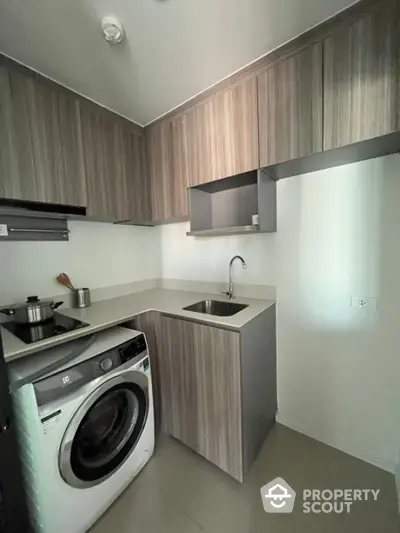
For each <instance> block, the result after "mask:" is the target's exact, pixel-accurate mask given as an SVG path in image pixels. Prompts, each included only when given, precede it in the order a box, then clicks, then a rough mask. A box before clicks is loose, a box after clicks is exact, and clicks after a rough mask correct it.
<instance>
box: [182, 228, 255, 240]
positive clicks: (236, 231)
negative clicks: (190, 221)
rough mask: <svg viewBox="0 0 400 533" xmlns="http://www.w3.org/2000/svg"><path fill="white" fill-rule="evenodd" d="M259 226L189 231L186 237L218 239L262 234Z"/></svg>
mask: <svg viewBox="0 0 400 533" xmlns="http://www.w3.org/2000/svg"><path fill="white" fill-rule="evenodd" d="M260 231H261V230H260V227H259V226H234V227H230V228H215V229H203V230H198V231H188V232H187V233H186V235H192V236H193V237H218V236H222V235H245V234H247V233H260Z"/></svg>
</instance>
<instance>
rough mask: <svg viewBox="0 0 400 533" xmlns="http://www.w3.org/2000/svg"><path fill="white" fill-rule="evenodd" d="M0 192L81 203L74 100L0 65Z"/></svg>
mask: <svg viewBox="0 0 400 533" xmlns="http://www.w3.org/2000/svg"><path fill="white" fill-rule="evenodd" d="M0 85H1V90H0V120H1V125H2V127H1V133H0V135H1V142H0V161H1V162H0V170H1V176H0V194H1V196H2V197H5V198H13V199H22V200H31V201H38V202H52V203H59V204H67V205H86V182H85V166H84V160H83V152H82V143H81V130H80V113H79V105H78V100H77V99H76V98H74V97H73V96H70V95H68V94H67V93H66V92H64V91H63V90H61V91H58V90H57V89H56V88H54V87H53V86H52V85H51V86H50V85H45V84H42V83H41V82H38V81H37V80H36V79H35V78H34V77H33V76H29V75H27V74H25V73H23V72H20V71H17V70H15V71H14V70H12V69H8V68H7V67H5V66H0Z"/></svg>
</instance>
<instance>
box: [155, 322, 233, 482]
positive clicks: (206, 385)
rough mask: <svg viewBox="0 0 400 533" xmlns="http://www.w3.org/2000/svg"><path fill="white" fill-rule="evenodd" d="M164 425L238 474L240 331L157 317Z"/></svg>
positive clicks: (226, 469) (181, 438)
mask: <svg viewBox="0 0 400 533" xmlns="http://www.w3.org/2000/svg"><path fill="white" fill-rule="evenodd" d="M160 326H161V332H162V334H161V338H162V357H160V374H161V376H162V385H161V398H162V411H163V413H168V416H166V417H165V421H164V424H163V429H164V430H165V431H166V432H168V433H170V434H171V435H173V436H174V437H176V438H177V439H179V440H180V441H182V442H183V443H185V444H187V445H188V446H190V447H191V448H192V449H194V450H195V451H197V452H198V453H200V454H201V455H203V456H204V457H205V458H207V459H208V460H210V461H211V462H213V463H215V464H216V465H218V466H219V467H220V468H222V469H223V470H225V471H226V472H228V473H229V474H230V475H232V476H233V477H235V478H236V479H242V434H241V386H240V335H239V333H236V332H231V331H226V330H222V329H218V328H213V327H209V326H204V325H201V324H195V323H192V322H188V321H184V320H179V319H176V318H169V317H165V316H162V317H161V322H160Z"/></svg>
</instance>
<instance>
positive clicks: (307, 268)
mask: <svg viewBox="0 0 400 533" xmlns="http://www.w3.org/2000/svg"><path fill="white" fill-rule="evenodd" d="M187 229H188V224H174V225H170V226H164V227H162V228H160V233H161V261H162V275H163V277H164V278H179V279H185V280H187V279H189V280H192V279H193V280H196V279H197V280H207V281H209V280H213V281H219V280H226V278H227V265H228V261H229V258H230V257H231V256H232V255H234V254H236V253H239V254H241V255H243V257H244V258H245V259H246V261H247V262H248V265H249V268H248V270H242V269H241V268H240V265H237V268H236V269H235V279H237V280H238V281H240V283H251V284H265V285H277V286H278V332H277V333H278V388H279V391H278V394H279V420H280V421H281V422H282V423H284V424H286V425H288V426H291V427H293V428H294V429H298V430H300V431H302V432H304V433H306V434H308V435H310V436H313V437H315V438H317V439H319V440H321V441H324V442H327V443H328V444H331V445H333V446H336V447H337V448H339V449H342V450H344V451H347V452H348V453H351V454H353V455H356V456H359V457H361V458H364V459H366V460H369V461H371V462H373V463H374V464H378V465H381V466H383V467H384V468H387V469H390V470H393V468H394V463H395V459H396V455H397V451H398V449H399V448H400V350H399V347H400V244H399V242H400V237H399V235H400V156H398V155H393V156H389V157H385V158H381V159H375V160H372V161H367V162H361V163H357V164H354V165H348V166H345V167H338V168H334V169H329V170H326V171H321V172H316V173H313V174H308V175H304V176H296V177H293V178H290V179H286V180H282V181H281V182H279V183H278V231H277V233H276V235H252V236H236V237H218V238H208V239H203V238H194V237H186V235H185V233H186V231H187ZM351 296H372V297H377V298H378V299H379V310H378V311H371V312H368V311H365V310H356V309H354V308H351V307H350V298H351Z"/></svg>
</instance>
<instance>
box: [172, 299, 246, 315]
mask: <svg viewBox="0 0 400 533" xmlns="http://www.w3.org/2000/svg"><path fill="white" fill-rule="evenodd" d="M246 307H248V305H244V304H235V303H232V302H220V301H217V300H203V301H202V302H197V303H196V304H193V305H189V306H188V307H184V308H183V310H184V311H194V312H195V313H203V314H206V315H215V316H232V315H236V313H239V311H242V309H245V308H246Z"/></svg>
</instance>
